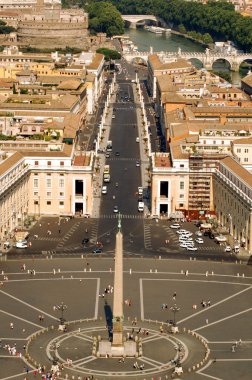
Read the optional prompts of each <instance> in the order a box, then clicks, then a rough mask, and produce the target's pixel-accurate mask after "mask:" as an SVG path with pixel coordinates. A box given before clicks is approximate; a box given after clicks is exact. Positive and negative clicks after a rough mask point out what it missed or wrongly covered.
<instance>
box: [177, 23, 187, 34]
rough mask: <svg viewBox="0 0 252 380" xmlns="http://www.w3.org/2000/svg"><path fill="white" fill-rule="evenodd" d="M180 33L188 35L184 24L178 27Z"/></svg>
mask: <svg viewBox="0 0 252 380" xmlns="http://www.w3.org/2000/svg"><path fill="white" fill-rule="evenodd" d="M178 31H179V32H180V33H182V34H185V33H186V28H185V27H184V25H183V24H180V25H179V26H178Z"/></svg>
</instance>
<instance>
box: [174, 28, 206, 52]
mask: <svg viewBox="0 0 252 380" xmlns="http://www.w3.org/2000/svg"><path fill="white" fill-rule="evenodd" d="M170 33H171V34H175V35H177V36H180V37H183V38H185V39H187V40H191V41H192V42H194V43H196V44H199V45H201V46H202V47H204V48H205V49H206V48H209V49H211V48H212V47H213V44H206V43H205V42H203V41H201V40H196V39H195V38H193V37H191V36H189V35H188V34H184V33H181V32H178V31H177V30H174V29H171V32H170Z"/></svg>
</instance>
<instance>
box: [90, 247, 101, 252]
mask: <svg viewBox="0 0 252 380" xmlns="http://www.w3.org/2000/svg"><path fill="white" fill-rule="evenodd" d="M92 253H102V249H101V248H95V249H93V251H92Z"/></svg>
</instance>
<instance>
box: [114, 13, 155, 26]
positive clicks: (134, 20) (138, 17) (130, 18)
mask: <svg viewBox="0 0 252 380" xmlns="http://www.w3.org/2000/svg"><path fill="white" fill-rule="evenodd" d="M121 17H122V19H123V20H124V21H128V22H129V23H130V28H132V29H136V24H137V23H140V22H143V21H147V20H148V21H149V20H150V21H154V22H155V23H156V24H158V23H159V22H160V19H159V18H158V17H156V16H153V15H121Z"/></svg>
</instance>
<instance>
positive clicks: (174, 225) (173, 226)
mask: <svg viewBox="0 0 252 380" xmlns="http://www.w3.org/2000/svg"><path fill="white" fill-rule="evenodd" d="M170 228H174V229H176V230H177V229H178V228H180V225H179V224H178V223H174V224H171V225H170Z"/></svg>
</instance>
